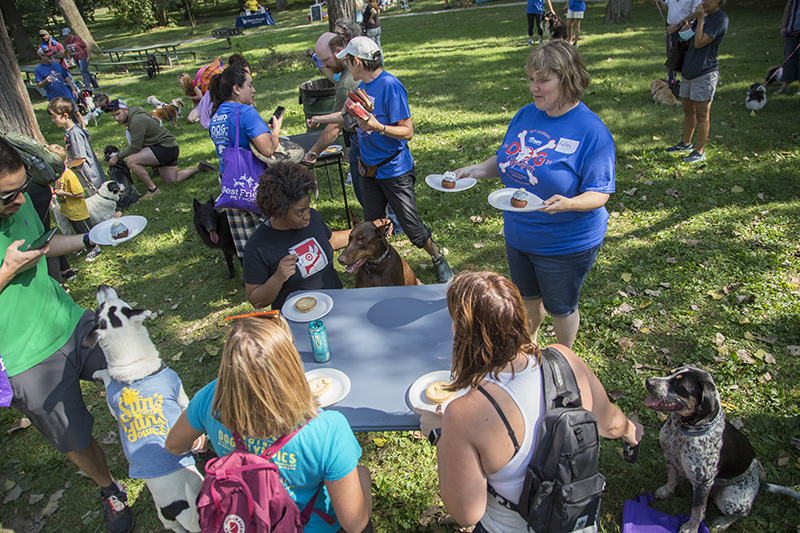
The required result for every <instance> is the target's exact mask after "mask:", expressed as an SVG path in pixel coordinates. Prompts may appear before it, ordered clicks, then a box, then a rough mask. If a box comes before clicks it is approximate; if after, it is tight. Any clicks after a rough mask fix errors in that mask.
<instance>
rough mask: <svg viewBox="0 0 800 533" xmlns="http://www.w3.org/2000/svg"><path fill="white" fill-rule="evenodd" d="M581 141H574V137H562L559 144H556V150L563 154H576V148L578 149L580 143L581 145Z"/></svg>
mask: <svg viewBox="0 0 800 533" xmlns="http://www.w3.org/2000/svg"><path fill="white" fill-rule="evenodd" d="M580 144H581V143H580V141H573V140H572V139H565V138H563V137H562V138H561V139H559V141H558V145H556V152H559V153H562V154H574V153H575V150H577V149H578V145H580Z"/></svg>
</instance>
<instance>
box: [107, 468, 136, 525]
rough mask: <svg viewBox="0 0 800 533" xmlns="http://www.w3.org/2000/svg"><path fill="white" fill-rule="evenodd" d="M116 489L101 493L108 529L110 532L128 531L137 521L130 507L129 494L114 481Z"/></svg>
mask: <svg viewBox="0 0 800 533" xmlns="http://www.w3.org/2000/svg"><path fill="white" fill-rule="evenodd" d="M114 483H115V485H116V487H115V490H114V491H113V492H112V493H111V494H108V495H106V496H103V495H102V492H101V494H100V498H101V501H102V502H103V514H104V515H105V518H106V531H108V533H127V532H128V531H132V530H133V526H134V525H135V523H136V522H135V521H134V519H133V514H132V513H131V510H130V508H129V507H128V495H127V494H126V493H125V491H124V490H121V489H120V487H119V484H118V483H117V482H116V481H115V482H114Z"/></svg>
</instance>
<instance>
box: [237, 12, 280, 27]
mask: <svg viewBox="0 0 800 533" xmlns="http://www.w3.org/2000/svg"><path fill="white" fill-rule="evenodd" d="M274 24H275V21H274V20H272V15H271V14H270V12H269V11H265V12H264V13H253V14H251V15H240V16H238V17H236V27H237V28H242V29H247V28H254V27H256V26H272V25H274Z"/></svg>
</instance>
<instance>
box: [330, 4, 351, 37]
mask: <svg viewBox="0 0 800 533" xmlns="http://www.w3.org/2000/svg"><path fill="white" fill-rule="evenodd" d="M342 17H347V18H349V19H351V20H356V3H355V2H354V1H353V0H328V27H329V29H330V31H333V27H334V26H335V25H336V21H337V20H339V19H340V18H342Z"/></svg>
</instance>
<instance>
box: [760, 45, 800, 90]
mask: <svg viewBox="0 0 800 533" xmlns="http://www.w3.org/2000/svg"><path fill="white" fill-rule="evenodd" d="M798 48H800V43H797V46H795V47H794V50H792V53H791V54H789V55H788V56H786V59H784V60H783V63H781V66H780V67H778V68H776V69H775V72H773V73H772V75H771V76H770V77H769V78H767V81H765V82H764V86H766V85H769V82H770V81H772V78H774V77H775V75H776V74H777V73H778V71H779V70H780V69H782V68H783V66H784V65H785V64H786V62H787V61H789V58H791V57H792V56H793V55H794V53H795V52H797V49H798Z"/></svg>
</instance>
